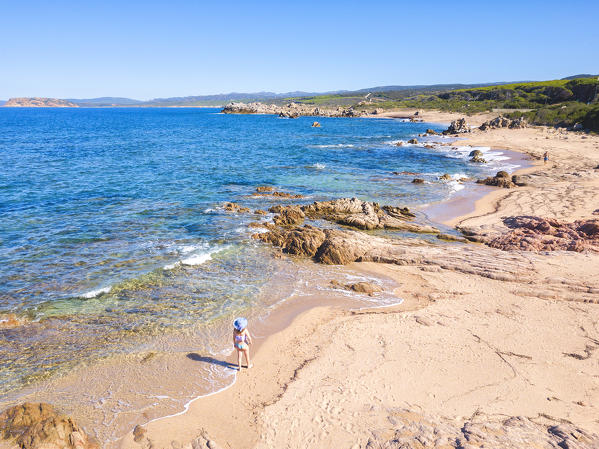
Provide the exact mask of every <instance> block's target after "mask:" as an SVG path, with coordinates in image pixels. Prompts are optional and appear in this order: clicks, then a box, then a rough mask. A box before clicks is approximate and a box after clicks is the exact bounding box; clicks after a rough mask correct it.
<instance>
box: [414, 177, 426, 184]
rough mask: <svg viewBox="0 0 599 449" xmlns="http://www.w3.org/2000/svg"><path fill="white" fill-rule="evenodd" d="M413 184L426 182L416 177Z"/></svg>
mask: <svg viewBox="0 0 599 449" xmlns="http://www.w3.org/2000/svg"><path fill="white" fill-rule="evenodd" d="M412 184H424V179H422V178H414V179H412Z"/></svg>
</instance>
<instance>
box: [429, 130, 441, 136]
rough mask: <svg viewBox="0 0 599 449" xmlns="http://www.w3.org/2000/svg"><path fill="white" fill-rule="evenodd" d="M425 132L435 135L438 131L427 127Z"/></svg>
mask: <svg viewBox="0 0 599 449" xmlns="http://www.w3.org/2000/svg"><path fill="white" fill-rule="evenodd" d="M426 134H431V135H433V136H436V135H438V134H439V133H438V132H437V131H435V130H433V129H430V128H429V129H427V130H426Z"/></svg>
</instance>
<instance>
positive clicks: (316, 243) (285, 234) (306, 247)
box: [252, 225, 325, 257]
mask: <svg viewBox="0 0 599 449" xmlns="http://www.w3.org/2000/svg"><path fill="white" fill-rule="evenodd" d="M252 238H254V239H258V240H262V241H263V242H266V243H270V244H272V245H275V246H278V247H280V248H282V250H283V252H285V253H288V254H294V255H298V256H306V257H313V256H314V255H315V254H316V251H318V249H319V248H320V246H321V245H322V243H323V242H324V240H325V233H324V232H323V231H321V230H320V229H318V228H315V227H313V226H309V225H304V226H303V227H301V228H295V229H291V230H288V231H277V230H272V231H270V232H265V233H262V234H254V235H252Z"/></svg>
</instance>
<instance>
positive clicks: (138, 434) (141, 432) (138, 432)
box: [133, 424, 147, 443]
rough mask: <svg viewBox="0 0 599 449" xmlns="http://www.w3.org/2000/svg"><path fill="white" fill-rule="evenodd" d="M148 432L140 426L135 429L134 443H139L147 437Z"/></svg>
mask: <svg viewBox="0 0 599 449" xmlns="http://www.w3.org/2000/svg"><path fill="white" fill-rule="evenodd" d="M146 433H147V430H146V429H145V428H144V427H142V426H140V425H139V424H138V425H136V426H135V428H134V429H133V441H135V442H136V443H139V442H140V441H141V440H143V439H144V437H145V436H146Z"/></svg>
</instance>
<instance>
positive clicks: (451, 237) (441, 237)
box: [437, 233, 468, 243]
mask: <svg viewBox="0 0 599 449" xmlns="http://www.w3.org/2000/svg"><path fill="white" fill-rule="evenodd" d="M437 238H438V239H439V240H446V241H448V242H462V243H468V240H467V239H465V238H464V237H459V236H457V235H452V234H444V233H441V234H437Z"/></svg>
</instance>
